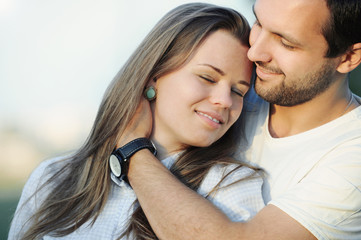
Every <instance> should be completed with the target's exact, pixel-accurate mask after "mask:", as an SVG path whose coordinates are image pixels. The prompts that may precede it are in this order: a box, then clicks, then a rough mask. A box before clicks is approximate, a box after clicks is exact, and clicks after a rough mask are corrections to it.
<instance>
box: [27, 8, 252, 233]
mask: <svg viewBox="0 0 361 240" xmlns="http://www.w3.org/2000/svg"><path fill="white" fill-rule="evenodd" d="M220 29H222V30H226V31H228V32H229V33H231V34H232V35H233V36H234V37H236V38H237V39H239V41H240V42H241V43H242V44H243V45H245V46H248V36H249V31H250V28H249V25H248V23H247V21H246V19H245V18H244V17H243V16H241V15H240V14H239V13H238V12H236V11H234V10H232V9H229V8H224V7H218V6H215V5H211V4H206V3H191V4H184V5H181V6H179V7H177V8H175V9H173V10H172V11H170V12H168V13H167V14H166V15H165V16H164V17H163V18H162V19H161V20H160V21H159V22H158V23H157V25H156V26H155V27H154V28H153V29H152V30H151V32H150V33H149V34H148V35H147V36H146V38H145V39H144V40H143V42H142V43H141V44H140V45H139V47H138V48H137V49H136V50H135V52H134V53H133V55H132V56H131V57H130V58H129V59H128V61H127V62H126V63H125V65H124V66H123V67H122V69H121V70H120V71H119V72H118V74H117V75H116V76H115V78H114V79H113V81H112V83H111V84H110V85H109V87H108V89H107V91H106V92H105V95H104V97H103V101H102V103H101V105H100V107H99V110H98V113H97V117H96V119H95V122H94V125H93V128H92V130H91V132H90V135H89V137H88V139H87V140H86V142H85V143H84V145H83V146H82V147H81V148H80V149H79V150H78V151H77V152H76V153H74V154H73V155H72V156H70V157H68V158H67V159H64V164H63V165H64V166H63V167H62V168H61V169H60V170H57V171H56V172H55V173H53V174H52V176H51V177H50V178H49V179H48V181H47V182H46V183H45V184H44V185H43V186H42V187H44V186H46V188H45V189H50V190H49V191H50V192H49V194H47V196H46V197H45V200H44V201H43V202H42V204H41V206H40V207H39V208H38V209H37V211H36V213H35V214H34V215H33V216H32V218H31V219H30V220H29V221H30V223H31V226H30V227H29V228H28V230H27V231H26V232H25V234H24V235H23V236H22V239H38V238H41V237H42V236H44V235H47V234H49V235H52V236H66V235H67V234H70V233H72V232H73V231H75V230H76V229H77V228H79V227H80V226H81V225H82V224H84V223H85V222H87V221H89V220H91V221H92V222H95V221H96V220H97V217H98V216H99V214H100V213H101V211H102V209H103V208H104V206H105V204H106V202H107V198H108V194H109V192H110V188H111V185H112V184H113V183H112V182H111V180H110V171H109V163H108V158H109V156H110V154H111V152H112V151H113V149H114V147H115V145H116V142H117V139H118V137H119V136H120V135H121V134H122V132H123V131H124V129H125V127H126V125H127V123H128V122H130V120H131V118H132V117H133V116H134V113H135V110H136V108H137V106H138V104H139V102H140V99H141V97H142V92H143V89H144V87H145V86H146V84H147V83H148V81H149V79H153V78H158V77H160V76H163V75H164V74H167V73H170V72H172V71H174V70H176V69H178V68H179V67H181V66H182V65H183V64H185V63H186V62H187V60H189V59H190V58H191V56H192V54H193V53H194V52H195V50H196V49H197V47H198V46H199V45H200V44H201V43H202V42H203V41H204V39H205V38H206V37H207V36H208V35H209V34H210V33H212V32H214V31H217V30H220ZM225 44H226V43H225ZM236 128H237V127H236V126H235V125H234V126H232V127H231V128H230V129H229V130H228V132H227V133H226V134H225V135H224V136H223V137H222V138H220V139H219V140H218V141H217V142H215V143H213V144H212V145H211V146H209V147H205V148H197V147H190V148H188V149H187V150H185V151H184V152H183V154H182V155H181V156H180V157H179V158H178V159H177V161H176V163H175V164H174V166H172V168H171V171H172V172H173V173H174V174H175V176H177V177H178V178H179V179H180V180H181V181H182V182H184V183H185V184H186V185H187V186H189V187H190V188H192V189H194V190H196V189H197V188H198V187H199V185H200V183H201V182H202V180H203V179H204V177H205V175H206V174H207V173H208V171H209V169H210V168H211V167H212V166H214V165H215V164H229V163H238V164H239V162H237V161H235V160H234V159H233V158H232V154H234V151H235V148H236V144H237V142H238V137H239V134H240V133H239V132H237V131H236V130H237V129H236ZM50 167H51V166H50ZM130 234H131V235H130ZM122 236H128V237H129V236H134V237H135V238H136V239H157V238H156V236H155V234H154V233H153V231H152V229H151V227H150V225H149V223H148V221H147V219H146V217H145V215H144V213H143V211H142V209H141V207H138V209H136V210H135V212H134V214H133V215H132V217H131V219H130V222H129V227H128V228H127V230H126V232H124V233H123V234H122ZM122 236H120V237H119V238H121V237H122Z"/></svg>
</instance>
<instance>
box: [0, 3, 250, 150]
mask: <svg viewBox="0 0 361 240" xmlns="http://www.w3.org/2000/svg"><path fill="white" fill-rule="evenodd" d="M186 2H192V1H184V0H183V1H181V0H158V1H151V0H149V1H145V0H143V1H140V0H131V1H130V0H128V1H125V0H98V1H95V0H51V1H49V0H0V33H1V37H0V130H1V128H5V127H15V128H17V129H20V131H24V132H25V133H26V134H28V135H31V136H34V137H35V138H37V139H42V141H47V142H48V143H49V144H53V145H58V146H59V147H62V148H66V147H71V146H74V144H77V143H78V142H79V141H80V140H79V139H81V140H82V139H83V138H84V136H86V135H87V133H88V132H89V130H90V127H91V124H92V122H93V120H94V118H95V114H96V112H97V108H98V105H99V103H100V101H101V98H102V95H103V92H104V91H105V88H106V87H107V85H108V84H109V82H110V81H111V80H112V78H113V77H114V75H115V74H116V72H117V71H118V70H119V69H120V68H121V66H122V64H123V63H124V62H125V60H126V59H127V58H128V57H129V55H130V54H131V53H132V51H133V50H134V49H135V48H136V46H137V44H138V43H139V42H140V41H141V40H142V38H143V37H144V36H145V35H146V34H147V33H148V31H149V30H150V28H152V27H153V26H154V24H155V23H156V22H157V21H158V20H159V19H160V18H161V17H162V16H163V15H164V14H165V13H166V12H167V11H169V10H170V9H172V8H174V7H175V6H177V5H180V4H182V3H186ZM204 2H208V3H214V4H218V5H223V6H228V7H232V8H235V9H237V10H238V11H239V12H241V13H242V14H243V15H245V16H246V18H247V19H248V21H249V22H250V24H252V23H253V21H254V18H253V14H252V11H251V5H252V2H253V1H252V0H227V1H224V0H223V1H221V0H218V1H216V0H214V1H204ZM0 134H1V132H0ZM0 157H1V156H0Z"/></svg>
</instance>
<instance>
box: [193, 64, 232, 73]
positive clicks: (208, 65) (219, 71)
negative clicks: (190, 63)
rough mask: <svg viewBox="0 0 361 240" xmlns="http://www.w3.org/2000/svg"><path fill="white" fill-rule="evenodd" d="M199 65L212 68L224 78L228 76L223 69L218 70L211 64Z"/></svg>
mask: <svg viewBox="0 0 361 240" xmlns="http://www.w3.org/2000/svg"><path fill="white" fill-rule="evenodd" d="M198 65H201V66H207V67H210V68H212V69H213V70H214V71H216V72H218V73H219V74H220V75H222V76H224V75H226V74H225V73H224V72H223V71H222V70H221V69H219V68H217V67H215V66H213V65H211V64H208V63H203V64H198Z"/></svg>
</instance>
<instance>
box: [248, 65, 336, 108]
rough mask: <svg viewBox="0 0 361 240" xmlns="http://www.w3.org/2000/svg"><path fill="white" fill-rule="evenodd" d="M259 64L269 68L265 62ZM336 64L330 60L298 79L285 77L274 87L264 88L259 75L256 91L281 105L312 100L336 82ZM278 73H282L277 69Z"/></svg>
mask: <svg viewBox="0 0 361 240" xmlns="http://www.w3.org/2000/svg"><path fill="white" fill-rule="evenodd" d="M258 65H260V66H262V67H263V68H266V69H267V66H265V65H264V64H263V63H258ZM335 71H336V70H335V66H334V65H333V64H332V63H330V62H329V61H328V62H325V64H324V65H322V67H321V68H320V69H318V71H314V72H310V73H307V74H305V75H303V76H301V77H299V78H298V79H293V80H290V79H287V78H285V80H286V81H287V83H286V81H285V80H284V81H283V82H282V83H281V84H279V85H277V86H274V87H272V88H268V89H265V88H262V86H261V85H260V84H259V81H261V80H260V79H259V78H258V77H257V79H256V82H255V90H256V93H257V94H258V95H259V96H261V97H262V98H263V99H264V100H266V101H267V102H270V103H272V104H276V105H280V106H289V107H290V106H295V105H298V104H302V103H305V102H308V101H310V100H311V99H313V98H315V97H316V96H317V95H319V94H321V93H323V92H324V91H326V90H327V89H328V88H329V87H330V86H331V84H332V83H333V82H334V80H333V79H334V78H333V75H334V74H335ZM277 73H282V72H281V71H280V70H277Z"/></svg>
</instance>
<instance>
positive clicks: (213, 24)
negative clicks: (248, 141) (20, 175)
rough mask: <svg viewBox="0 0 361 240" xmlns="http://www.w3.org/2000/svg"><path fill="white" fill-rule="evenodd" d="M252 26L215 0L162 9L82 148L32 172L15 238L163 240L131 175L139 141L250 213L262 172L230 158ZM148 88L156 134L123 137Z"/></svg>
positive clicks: (207, 190)
mask: <svg viewBox="0 0 361 240" xmlns="http://www.w3.org/2000/svg"><path fill="white" fill-rule="evenodd" d="M249 30H250V29H249V26H248V24H247V22H246V20H245V19H244V18H243V17H242V16H241V15H240V14H239V13H237V12H236V11H234V10H231V9H228V8H222V7H217V6H214V5H210V4H204V3H193V4H185V5H181V6H179V7H177V8H175V9H174V10H172V11H170V12H169V13H168V14H166V15H165V16H164V17H163V18H162V19H161V20H160V22H159V23H158V24H157V25H156V26H155V27H154V28H153V30H152V31H151V32H150V33H149V34H148V36H147V37H146V38H145V39H144V41H143V42H142V43H141V44H140V46H139V47H138V49H137V50H136V51H135V52H134V54H133V55H132V56H131V57H130V59H129V60H128V61H127V63H126V64H125V65H124V67H123V68H122V69H121V70H120V72H119V73H118V74H117V76H116V77H115V79H114V80H113V82H112V83H111V84H110V86H109V88H108V90H107V92H106V93H105V96H104V99H103V102H102V103H101V106H100V109H99V111H98V115H97V118H96V120H95V123H94V126H93V129H92V131H91V133H90V136H89V138H88V139H87V141H86V142H85V144H84V146H83V147H81V148H80V149H79V150H78V151H77V152H76V153H74V154H73V155H71V156H67V157H63V158H58V159H51V160H48V161H45V162H43V163H42V164H41V165H40V166H39V167H38V168H37V169H36V170H35V171H34V172H33V173H32V175H31V176H30V178H29V180H28V182H27V183H26V185H25V187H24V190H23V194H22V196H21V199H20V202H19V205H18V209H17V211H16V213H15V217H14V220H13V222H12V225H11V229H10V233H9V239H157V237H156V236H155V234H154V233H153V231H152V229H151V227H150V225H149V223H148V221H147V219H146V217H145V215H144V213H143V211H142V209H141V207H140V206H139V204H137V202H136V196H135V194H134V192H133V190H132V188H131V186H130V185H129V184H128V182H127V178H126V169H127V160H128V158H129V157H130V155H131V153H133V152H135V151H137V150H139V149H142V148H149V149H150V150H152V151H154V150H155V148H157V151H158V154H157V158H158V159H159V160H161V161H162V163H163V164H164V165H165V166H167V167H168V168H170V169H171V170H172V172H173V173H174V174H175V176H177V177H178V178H179V179H181V180H182V181H183V182H184V183H186V184H187V185H188V186H189V187H190V188H192V189H195V190H197V191H198V192H199V193H200V194H202V195H203V196H204V197H207V198H208V199H209V200H210V201H212V202H213V203H214V204H215V205H217V206H218V207H219V208H220V209H221V210H222V211H224V212H225V213H226V214H227V215H228V217H229V218H230V219H232V220H233V221H247V220H249V219H250V218H251V217H252V216H254V215H255V213H256V212H257V211H258V210H259V209H260V208H262V207H263V206H264V205H263V200H262V196H261V185H262V179H261V178H260V176H259V175H258V174H257V172H256V171H255V170H253V169H251V168H249V167H246V166H244V165H242V164H241V163H240V162H238V161H236V160H234V159H233V158H232V154H233V153H234V151H235V148H236V146H237V145H236V144H237V140H238V135H239V133H238V132H237V131H236V124H234V123H235V122H236V121H237V119H238V117H239V115H240V113H241V110H242V106H243V96H244V94H245V93H246V92H247V90H248V88H249V84H250V78H251V72H252V63H251V62H250V61H249V60H248V59H247V56H246V53H247V50H248V47H249V45H248V35H249ZM143 96H145V98H146V99H148V101H150V106H151V112H152V116H153V122H152V127H153V128H152V132H151V134H150V140H149V139H146V138H142V139H127V137H124V134H123V133H124V130H125V129H126V128H127V127H129V126H134V124H130V123H131V120H132V118H133V116H134V115H135V114H136V111H137V109H138V106H139V105H141V104H144V97H143ZM138 114H141V113H138ZM150 124H151V123H150ZM135 127H146V126H135ZM127 130H129V129H127ZM120 136H122V138H121V139H120ZM133 140H135V141H133ZM151 141H152V142H153V143H154V145H155V148H154V146H153V145H152V142H151ZM118 147H120V148H118ZM154 152H155V151H154ZM157 204H162V203H161V202H159V203H157Z"/></svg>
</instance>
